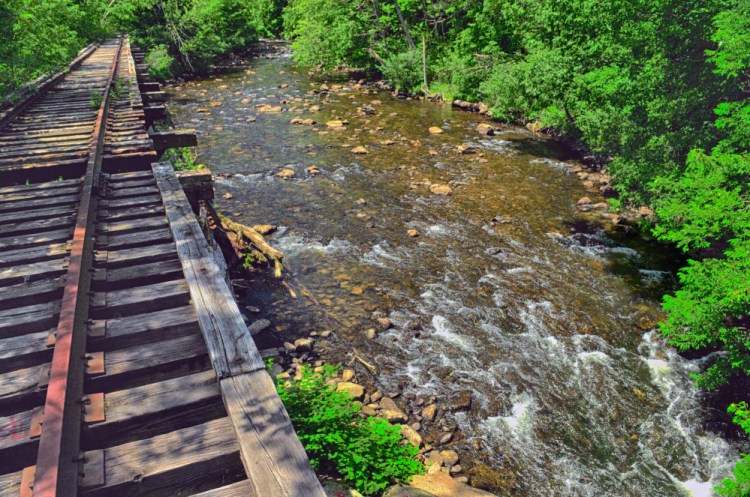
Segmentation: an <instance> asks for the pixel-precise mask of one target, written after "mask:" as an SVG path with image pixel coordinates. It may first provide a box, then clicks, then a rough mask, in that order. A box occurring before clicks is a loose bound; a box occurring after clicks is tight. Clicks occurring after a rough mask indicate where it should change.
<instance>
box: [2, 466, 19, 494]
mask: <svg viewBox="0 0 750 497" xmlns="http://www.w3.org/2000/svg"><path fill="white" fill-rule="evenodd" d="M20 492H21V471H18V472H16V473H8V474H5V475H0V495H8V496H13V495H19V493H20Z"/></svg>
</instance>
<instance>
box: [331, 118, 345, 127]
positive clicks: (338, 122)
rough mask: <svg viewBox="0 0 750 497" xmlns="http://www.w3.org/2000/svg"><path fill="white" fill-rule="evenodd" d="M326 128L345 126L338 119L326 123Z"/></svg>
mask: <svg viewBox="0 0 750 497" xmlns="http://www.w3.org/2000/svg"><path fill="white" fill-rule="evenodd" d="M326 126H328V127H329V128H343V127H344V126H346V123H344V121H341V120H339V119H334V120H332V121H327V122H326Z"/></svg>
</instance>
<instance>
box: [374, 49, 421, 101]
mask: <svg viewBox="0 0 750 497" xmlns="http://www.w3.org/2000/svg"><path fill="white" fill-rule="evenodd" d="M381 71H382V73H383V77H384V78H385V79H387V80H388V81H389V82H390V83H391V84H392V85H393V86H395V87H396V88H397V89H399V90H404V91H406V92H408V93H418V92H419V90H420V88H421V87H422V81H423V80H422V52H421V51H419V50H409V51H407V52H401V53H398V54H395V55H391V56H390V57H388V58H387V59H385V61H384V64H383V65H382V67H381Z"/></svg>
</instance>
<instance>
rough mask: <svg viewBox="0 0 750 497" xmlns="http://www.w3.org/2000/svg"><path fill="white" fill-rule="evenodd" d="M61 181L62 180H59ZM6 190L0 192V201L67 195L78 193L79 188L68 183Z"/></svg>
mask: <svg viewBox="0 0 750 497" xmlns="http://www.w3.org/2000/svg"><path fill="white" fill-rule="evenodd" d="M60 183H62V182H60ZM8 190H10V191H8V192H6V193H0V203H3V204H4V203H6V202H19V201H23V200H34V199H40V198H45V199H51V198H52V197H65V196H69V195H78V194H80V192H81V189H80V187H79V186H78V185H75V184H73V185H70V186H67V187H62V188H45V189H34V188H31V185H29V186H25V187H19V188H15V190H16V191H13V190H14V188H9V189H8Z"/></svg>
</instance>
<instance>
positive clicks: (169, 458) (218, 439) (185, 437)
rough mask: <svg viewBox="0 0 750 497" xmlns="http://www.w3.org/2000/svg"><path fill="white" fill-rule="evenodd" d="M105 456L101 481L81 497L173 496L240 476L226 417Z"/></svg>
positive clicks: (235, 444)
mask: <svg viewBox="0 0 750 497" xmlns="http://www.w3.org/2000/svg"><path fill="white" fill-rule="evenodd" d="M104 454H105V462H104V468H105V471H106V476H105V481H106V484H105V485H104V486H103V487H98V488H93V489H90V490H85V491H83V492H81V493H80V495H81V496H83V497H112V496H113V495H116V496H118V497H132V496H146V495H148V496H149V497H173V496H177V495H184V494H186V493H188V492H190V490H192V492H190V493H194V492H196V491H200V490H203V489H207V488H213V487H215V486H217V485H220V484H221V482H232V481H236V480H239V479H241V478H242V477H243V476H244V475H243V472H242V465H241V464H240V461H239V457H238V447H237V442H236V440H235V439H234V433H232V427H231V424H230V423H229V421H228V420H227V419H226V418H221V419H217V420H214V421H209V422H208V423H204V424H200V425H197V426H193V427H190V428H183V429H181V430H176V431H174V432H172V433H167V434H164V435H159V436H156V437H154V438H150V439H147V440H141V441H137V442H130V443H126V444H123V445H119V446H117V447H112V448H109V449H106V450H105V451H104ZM269 497H271V496H270V495H269Z"/></svg>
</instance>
